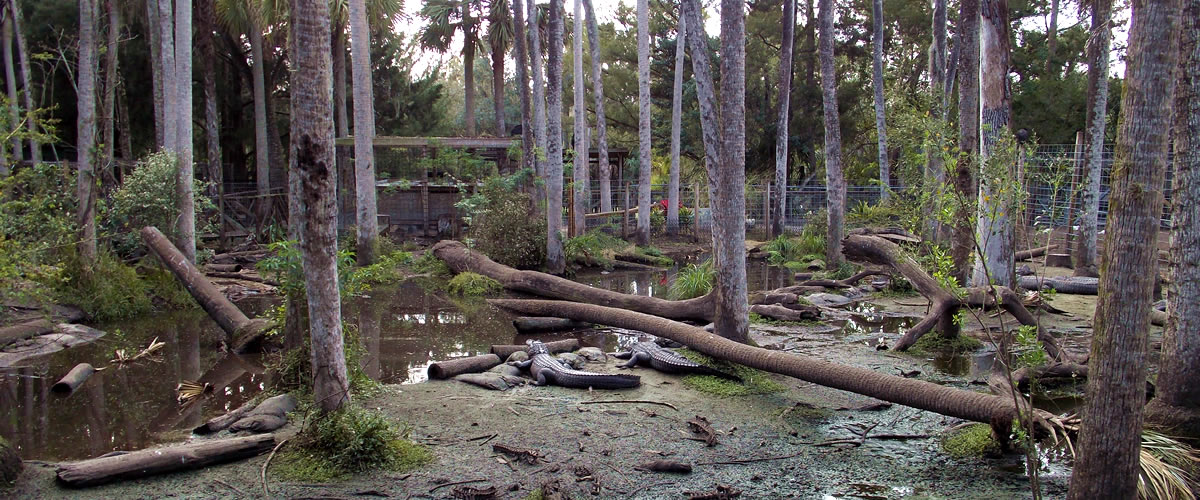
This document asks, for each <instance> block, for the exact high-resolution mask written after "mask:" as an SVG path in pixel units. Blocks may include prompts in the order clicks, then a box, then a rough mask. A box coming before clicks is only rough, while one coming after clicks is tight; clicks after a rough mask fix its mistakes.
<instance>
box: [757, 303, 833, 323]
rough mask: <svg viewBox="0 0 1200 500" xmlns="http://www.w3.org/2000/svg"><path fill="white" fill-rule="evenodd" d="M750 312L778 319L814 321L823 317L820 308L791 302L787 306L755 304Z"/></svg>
mask: <svg viewBox="0 0 1200 500" xmlns="http://www.w3.org/2000/svg"><path fill="white" fill-rule="evenodd" d="M750 312H752V313H754V314H757V315H759V316H762V317H765V318H771V319H773V320H777V321H812V320H815V319H820V318H821V309H820V308H818V307H816V306H808V305H802V304H791V305H788V306H786V307H785V306H777V305H768V304H755V305H752V306H750Z"/></svg>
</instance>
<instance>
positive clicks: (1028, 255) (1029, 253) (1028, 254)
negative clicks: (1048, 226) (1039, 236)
mask: <svg viewBox="0 0 1200 500" xmlns="http://www.w3.org/2000/svg"><path fill="white" fill-rule="evenodd" d="M1055 248H1058V245H1046V246H1044V247H1037V248H1030V249H1029V250H1021V251H1019V252H1017V253H1016V261H1017V262H1021V261H1023V260H1029V259H1032V258H1034V257H1041V256H1043V255H1046V252H1049V251H1051V250H1054V249H1055Z"/></svg>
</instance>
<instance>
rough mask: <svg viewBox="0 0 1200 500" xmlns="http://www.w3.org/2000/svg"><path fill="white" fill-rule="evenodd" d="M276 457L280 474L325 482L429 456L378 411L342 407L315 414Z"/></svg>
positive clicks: (415, 463)
mask: <svg viewBox="0 0 1200 500" xmlns="http://www.w3.org/2000/svg"><path fill="white" fill-rule="evenodd" d="M296 440H297V441H296V442H297V447H296V449H294V450H291V451H289V452H287V453H285V454H284V455H283V456H281V457H280V467H279V469H277V470H278V471H279V472H280V475H282V476H284V477H286V478H288V479H293V480H302V481H304V480H307V481H318V482H326V481H330V480H335V479H342V478H345V477H346V476H348V475H351V474H358V473H363V472H369V471H375V470H387V471H394V472H403V471H408V470H412V469H415V468H417V467H420V466H422V465H425V464H427V463H429V462H432V461H433V454H432V453H430V451H429V449H428V448H426V447H424V446H421V445H418V444H415V443H413V442H411V441H408V440H407V439H405V432H404V431H403V430H401V429H398V428H397V427H396V426H394V425H393V424H392V423H391V422H389V421H388V420H387V419H386V418H385V417H384V416H383V415H382V414H380V413H377V412H373V411H368V410H363V409H361V408H357V407H352V406H351V407H346V408H342V409H340V410H338V411H335V412H331V413H327V414H324V415H321V416H319V417H318V418H317V419H316V420H315V421H314V422H313V423H312V424H310V425H309V426H307V427H306V428H305V429H304V430H303V431H301V432H300V434H298V435H297V436H296Z"/></svg>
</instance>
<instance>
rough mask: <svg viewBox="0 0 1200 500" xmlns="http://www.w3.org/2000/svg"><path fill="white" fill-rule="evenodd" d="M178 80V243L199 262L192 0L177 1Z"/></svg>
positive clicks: (176, 58) (176, 70)
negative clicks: (194, 142)
mask: <svg viewBox="0 0 1200 500" xmlns="http://www.w3.org/2000/svg"><path fill="white" fill-rule="evenodd" d="M175 83H176V85H178V87H177V88H178V90H177V91H176V92H177V93H178V96H179V97H178V98H177V100H176V102H177V103H178V106H179V107H178V108H176V112H177V113H178V120H179V125H178V128H177V133H178V134H179V135H178V138H177V139H176V140H175V141H176V143H175V146H176V147H177V148H178V160H179V170H178V171H177V172H178V175H177V176H176V177H175V192H176V194H177V196H178V198H179V199H178V203H179V219H177V222H176V224H177V226H176V231H177V233H178V238H179V241H178V242H177V243H176V246H178V247H179V251H180V252H183V255H184V256H185V257H187V258H188V260H190V261H192V262H196V200H195V193H193V190H194V188H195V182H194V181H195V179H196V176H195V174H194V173H193V168H194V164H193V163H192V0H175Z"/></svg>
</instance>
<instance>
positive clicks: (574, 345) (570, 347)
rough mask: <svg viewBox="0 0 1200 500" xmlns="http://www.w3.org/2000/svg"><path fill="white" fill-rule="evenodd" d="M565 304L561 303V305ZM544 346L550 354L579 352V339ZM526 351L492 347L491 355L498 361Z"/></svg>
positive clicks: (498, 346)
mask: <svg viewBox="0 0 1200 500" xmlns="http://www.w3.org/2000/svg"><path fill="white" fill-rule="evenodd" d="M566 303H567V302H563V304H566ZM545 344H546V349H549V350H550V353H551V354H557V353H560V352H571V351H576V350H579V339H563V340H555V341H554V342H546V343H545ZM527 349H529V346H527V345H493V346H492V354H495V355H496V356H499V357H500V359H508V357H509V356H512V353H514V352H518V351H524V350H527Z"/></svg>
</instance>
